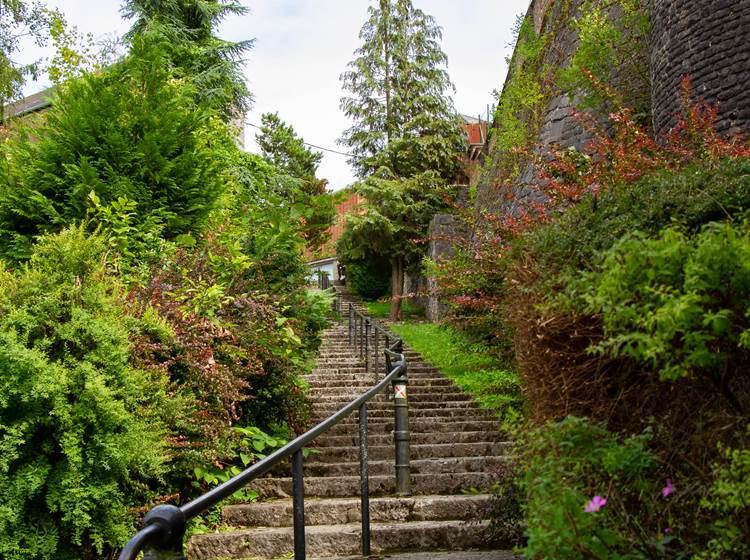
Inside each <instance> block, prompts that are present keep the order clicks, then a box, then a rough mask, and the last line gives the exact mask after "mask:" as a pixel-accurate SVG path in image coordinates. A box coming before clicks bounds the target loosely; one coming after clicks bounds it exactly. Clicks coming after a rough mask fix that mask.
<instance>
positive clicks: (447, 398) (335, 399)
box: [315, 391, 474, 408]
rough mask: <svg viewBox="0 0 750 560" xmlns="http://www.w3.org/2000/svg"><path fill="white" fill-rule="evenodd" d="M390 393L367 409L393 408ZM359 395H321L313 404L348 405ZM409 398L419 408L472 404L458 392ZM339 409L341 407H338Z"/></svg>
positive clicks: (467, 396) (410, 393)
mask: <svg viewBox="0 0 750 560" xmlns="http://www.w3.org/2000/svg"><path fill="white" fill-rule="evenodd" d="M390 395H391V392H390V391H388V392H383V393H381V394H380V395H378V396H376V397H374V398H373V399H372V400H370V401H369V403H368V407H370V406H373V405H388V406H390V407H391V408H392V407H393V399H392V398H390ZM359 396H360V395H359V394H357V393H350V394H339V395H327V394H322V395H319V396H316V397H315V404H316V405H318V404H319V405H321V406H325V405H326V404H330V405H331V406H333V405H339V404H341V403H350V402H351V401H353V400H354V399H356V398H357V397H359ZM408 397H409V403H414V402H416V403H418V404H419V406H425V405H426V404H428V403H430V402H432V403H436V404H440V403H445V402H453V403H473V402H474V401H472V398H471V396H470V395H467V394H466V393H460V392H458V391H440V392H434V391H419V392H414V391H409V394H408ZM339 408H341V407H339Z"/></svg>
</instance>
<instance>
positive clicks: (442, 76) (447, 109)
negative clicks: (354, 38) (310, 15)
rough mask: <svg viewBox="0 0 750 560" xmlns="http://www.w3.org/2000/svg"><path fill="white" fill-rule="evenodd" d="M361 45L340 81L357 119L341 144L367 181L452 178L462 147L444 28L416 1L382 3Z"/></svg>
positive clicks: (344, 102) (344, 103)
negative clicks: (425, 175)
mask: <svg viewBox="0 0 750 560" xmlns="http://www.w3.org/2000/svg"><path fill="white" fill-rule="evenodd" d="M359 36H360V39H361V40H362V46H361V47H359V48H358V49H357V50H356V51H355V55H356V58H355V59H354V60H352V61H351V62H350V63H349V69H348V70H347V71H346V72H344V73H343V74H342V75H341V81H342V85H343V88H344V90H346V91H347V92H349V94H350V95H349V96H346V97H343V98H342V99H341V109H342V110H343V111H344V113H345V114H346V115H347V116H348V117H349V118H350V119H351V120H352V121H353V125H352V126H351V127H350V128H349V129H348V130H346V131H345V132H344V136H343V139H342V143H343V144H345V145H346V146H348V147H349V149H350V151H351V152H352V154H353V157H352V159H351V160H350V163H352V165H353V166H354V168H355V169H356V171H357V173H358V175H359V176H360V177H362V178H364V177H367V176H369V175H371V174H373V173H375V172H378V173H379V174H381V175H385V176H390V177H412V176H415V175H417V174H419V173H421V172H424V171H428V170H429V171H434V172H437V173H438V174H439V175H440V176H441V177H443V178H445V179H446V180H453V179H454V178H455V175H456V172H457V170H458V165H459V157H458V155H459V154H460V152H461V149H462V147H463V137H462V135H461V128H460V123H459V121H458V120H457V118H456V114H455V111H454V109H453V101H452V99H451V98H450V95H449V94H450V92H451V91H452V90H453V89H454V88H453V84H451V82H450V79H449V77H448V72H447V70H446V64H447V57H446V55H445V53H444V52H443V51H442V50H441V48H440V40H441V38H442V30H441V28H440V27H439V26H438V25H437V23H436V22H435V19H434V18H433V17H432V16H430V15H427V14H425V13H424V12H423V11H421V10H419V9H417V8H415V7H414V6H413V5H412V2H411V0H379V4H378V5H377V6H370V8H369V19H368V20H367V22H365V24H364V26H363V27H362V30H361V31H360V34H359Z"/></svg>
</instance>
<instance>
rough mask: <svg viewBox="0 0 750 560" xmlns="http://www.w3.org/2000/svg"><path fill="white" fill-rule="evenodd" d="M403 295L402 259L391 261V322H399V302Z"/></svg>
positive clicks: (397, 258)
mask: <svg viewBox="0 0 750 560" xmlns="http://www.w3.org/2000/svg"><path fill="white" fill-rule="evenodd" d="M403 295H404V259H403V258H401V257H396V258H393V259H391V311H390V314H389V316H388V318H389V319H390V320H391V321H400V320H401V301H402V298H403Z"/></svg>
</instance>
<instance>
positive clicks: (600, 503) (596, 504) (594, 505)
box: [583, 496, 607, 513]
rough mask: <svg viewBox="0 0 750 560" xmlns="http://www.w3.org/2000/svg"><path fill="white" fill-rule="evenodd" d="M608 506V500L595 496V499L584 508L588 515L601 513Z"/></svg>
mask: <svg viewBox="0 0 750 560" xmlns="http://www.w3.org/2000/svg"><path fill="white" fill-rule="evenodd" d="M606 505H607V499H606V498H602V497H601V496H594V497H593V498H591V500H590V501H589V503H587V504H586V507H585V508H583V511H585V512H586V513H594V512H595V511H599V510H600V509H602V508H603V507H604V506H606Z"/></svg>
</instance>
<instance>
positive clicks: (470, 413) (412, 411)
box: [311, 406, 494, 422]
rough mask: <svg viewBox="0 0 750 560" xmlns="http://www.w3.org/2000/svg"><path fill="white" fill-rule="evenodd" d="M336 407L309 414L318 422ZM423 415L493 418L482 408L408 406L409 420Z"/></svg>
mask: <svg viewBox="0 0 750 560" xmlns="http://www.w3.org/2000/svg"><path fill="white" fill-rule="evenodd" d="M336 410H338V409H330V410H324V411H320V410H314V411H313V414H312V415H311V417H312V420H313V422H320V421H322V420H324V419H326V418H328V417H329V416H330V415H331V414H333V413H334V412H336ZM367 415H368V418H371V419H373V420H377V419H379V418H390V417H392V416H393V410H392V409H383V410H371V411H369V412H368V414H367ZM423 416H428V417H431V418H440V419H441V421H443V422H444V421H446V420H447V419H450V418H456V419H459V418H460V419H461V420H463V421H466V420H471V419H477V420H480V419H490V418H494V415H493V413H492V411H490V410H485V409H483V408H468V407H461V408H419V407H415V406H410V407H409V420H411V419H417V418H421V417H423Z"/></svg>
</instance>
